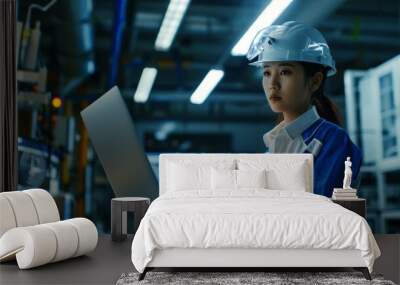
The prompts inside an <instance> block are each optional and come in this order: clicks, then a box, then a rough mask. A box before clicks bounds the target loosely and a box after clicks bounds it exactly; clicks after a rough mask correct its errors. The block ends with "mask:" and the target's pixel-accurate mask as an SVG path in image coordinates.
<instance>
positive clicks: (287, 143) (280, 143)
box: [263, 106, 320, 155]
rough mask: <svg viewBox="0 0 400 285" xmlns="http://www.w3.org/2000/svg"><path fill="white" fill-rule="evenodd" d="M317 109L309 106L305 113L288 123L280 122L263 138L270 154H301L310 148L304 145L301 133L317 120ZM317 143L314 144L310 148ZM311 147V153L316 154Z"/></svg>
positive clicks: (315, 149) (314, 149)
mask: <svg viewBox="0 0 400 285" xmlns="http://www.w3.org/2000/svg"><path fill="white" fill-rule="evenodd" d="M319 118H320V116H319V115H318V112H317V109H316V107H315V106H311V107H310V108H309V109H308V110H307V111H306V112H304V113H303V114H301V115H300V116H299V117H298V118H296V119H295V120H294V121H292V122H290V123H286V122H285V121H282V122H280V123H279V124H278V125H277V126H276V127H275V128H273V129H272V130H271V131H269V132H267V133H266V134H264V136H263V140H264V143H265V145H266V147H267V148H268V150H269V152H271V153H303V152H304V151H305V150H307V149H308V148H309V147H310V146H308V145H306V144H305V142H304V140H303V137H302V133H303V132H304V131H305V130H306V129H307V128H309V127H310V126H311V125H312V124H314V123H315V122H316V121H317V120H319ZM315 143H317V144H318V142H314V143H313V144H312V146H313V145H314V144H315ZM319 148H320V146H319V147H318V148H314V147H313V151H311V152H312V153H314V154H315V155H316V154H317V152H318V150H319Z"/></svg>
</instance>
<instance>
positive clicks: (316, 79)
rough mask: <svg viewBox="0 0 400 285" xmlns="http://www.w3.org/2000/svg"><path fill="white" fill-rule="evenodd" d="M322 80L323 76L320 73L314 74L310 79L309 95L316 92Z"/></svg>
mask: <svg viewBox="0 0 400 285" xmlns="http://www.w3.org/2000/svg"><path fill="white" fill-rule="evenodd" d="M323 79H324V75H323V73H322V72H320V71H318V72H317V73H315V74H314V75H313V76H312V77H311V78H310V81H309V83H310V85H309V87H310V91H311V93H314V92H315V91H317V90H318V88H319V87H320V86H321V83H322V80H323Z"/></svg>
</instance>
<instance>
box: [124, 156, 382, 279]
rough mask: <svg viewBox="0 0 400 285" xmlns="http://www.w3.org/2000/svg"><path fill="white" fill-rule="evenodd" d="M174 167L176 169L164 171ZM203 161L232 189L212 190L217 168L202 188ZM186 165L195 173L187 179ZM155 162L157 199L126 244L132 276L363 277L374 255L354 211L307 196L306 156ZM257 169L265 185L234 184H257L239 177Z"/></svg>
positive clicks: (376, 253) (310, 182)
mask: <svg viewBox="0 0 400 285" xmlns="http://www.w3.org/2000/svg"><path fill="white" fill-rule="evenodd" d="M231 162H232V163H233V165H232V164H231ZM176 165H181V166H182V165H183V166H184V168H176V169H174V171H175V172H174V173H173V172H171V171H172V170H170V169H172V167H176ZM210 165H211V166H212V167H213V168H214V169H220V170H221V171H220V172H221V173H222V175H223V174H224V173H225V172H226V173H235V175H236V176H235V179H236V180H235V183H238V184H235V189H233V190H232V189H231V188H229V187H226V189H225V188H224V187H222V188H221V187H220V188H218V189H216V188H215V187H216V184H215V180H216V179H217V181H218V179H219V178H220V177H219V176H217V175H220V174H221V173H219V174H218V173H217V174H213V175H214V176H212V177H211V178H212V179H213V181H214V182H213V183H211V184H210V185H212V187H211V188H209V184H207V183H208V181H207V179H208V178H207V177H206V176H204V175H207V174H205V172H204V169H207V167H209V166H210ZM299 165H301V167H299ZM192 166H194V167H200V168H199V169H201V171H199V172H196V175H195V176H193V177H190V172H187V171H186V169H190V167H192ZM159 167H160V168H159V177H160V180H159V182H160V197H158V198H157V199H156V200H154V201H153V203H152V204H151V206H150V208H149V209H148V211H147V213H146V215H145V217H144V218H143V219H142V221H141V223H140V226H139V228H138V230H137V232H136V235H135V237H134V240H133V243H132V262H133V264H134V266H135V267H136V269H137V270H138V271H139V272H140V273H142V274H141V275H140V277H139V279H143V278H144V275H145V273H146V272H147V271H148V270H151V269H153V268H155V267H168V268H171V267H238V268H243V267H353V268H356V269H360V270H361V271H362V272H363V273H364V276H365V277H366V278H367V279H370V275H369V272H372V268H373V263H374V260H375V259H376V258H378V257H379V255H380V251H379V248H378V246H377V244H376V241H375V239H374V237H373V235H372V232H371V230H370V228H369V226H368V224H367V222H366V221H365V219H363V218H362V217H360V216H359V215H357V214H355V213H353V212H351V211H349V210H347V209H345V208H343V207H341V206H339V205H337V204H335V203H333V202H332V201H330V199H328V198H326V197H323V196H320V195H315V194H312V189H313V171H312V169H313V157H312V155H310V154H163V155H160V164H159ZM231 168H233V169H239V170H241V171H242V172H240V173H241V174H240V173H239V172H234V171H232V170H233V169H231ZM260 169H267V172H266V173H268V175H269V176H266V180H267V181H269V183H270V184H268V185H266V187H264V188H265V189H264V188H263V189H262V188H259V187H257V188H255V187H251V188H250V187H247V188H238V185H239V182H240V181H239V177H240V175H242V176H241V177H242V178H240V179H241V180H242V181H244V182H240V183H242V185H251V186H254V185H256V184H257V183H259V182H255V181H256V180H257V179H258V178H257V177H256V178H254V177H250V178H249V177H245V176H246V173H248V175H247V176H251V173H262V172H261V171H260V172H257V171H259V170H260ZM276 170H279V171H278V172H276ZM246 171H251V172H246ZM268 171H269V172H268ZM274 171H275V172H274ZM177 173H178V175H177ZM271 173H272V174H273V175H272V174H271ZM226 177H228V176H226ZM226 177H223V178H224V179H225V178H226ZM211 178H210V179H211ZM246 179H247V180H246ZM225 180H226V179H225ZM177 181H178V182H177ZM192 181H193V183H192ZM221 181H222V182H218V183H220V184H221V183H222V184H221V185H222V186H224V184H223V183H228V182H226V181H223V179H222V180H221ZM205 182H207V183H205ZM185 183H186V184H185ZM188 183H189V184H190V183H192V184H193V185H192V187H190V189H187V188H185V187H188ZM246 183H247V184H246ZM254 183H256V184H254ZM253 184H254V185H253ZM225 185H229V183H228V184H225ZM282 185H283V186H282ZM270 186H274V187H272V188H273V189H275V190H272V189H271V187H270ZM295 186H296V188H295V189H293V188H294V187H295ZM279 187H286V188H290V187H292V188H291V189H290V190H289V189H286V188H285V190H282V189H280V190H279Z"/></svg>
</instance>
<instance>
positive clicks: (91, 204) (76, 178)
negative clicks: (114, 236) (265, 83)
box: [16, 0, 400, 233]
mask: <svg viewBox="0 0 400 285" xmlns="http://www.w3.org/2000/svg"><path fill="white" fill-rule="evenodd" d="M169 2H170V1H167V0H151V1H145V0H136V1H133V0H113V1H111V0H58V1H57V0H54V1H49V0H43V1H42V0H40V1H39V0H34V1H32V0H18V1H17V11H16V13H17V20H18V25H17V31H16V32H17V61H18V62H17V81H18V82H17V92H18V95H17V103H18V188H19V189H27V188H44V189H47V190H49V191H50V193H51V194H52V195H53V197H55V199H56V200H57V204H58V206H59V209H60V212H61V215H62V218H63V219H67V218H71V217H76V216H84V217H88V218H90V219H91V220H92V221H93V222H95V224H96V226H97V229H98V230H99V232H106V233H108V232H110V200H111V198H113V191H112V188H111V186H110V184H109V182H108V181H107V177H106V175H105V172H104V170H103V167H102V165H101V162H100V161H99V159H98V157H97V156H96V152H95V150H94V149H93V146H92V144H91V142H90V139H89V136H88V132H87V129H86V128H85V126H84V124H83V122H82V119H81V116H80V112H81V110H83V109H84V108H85V107H86V106H88V105H89V104H90V103H91V102H93V101H94V100H96V99H97V98H99V97H100V96H101V95H102V94H103V93H105V92H106V91H107V90H109V89H110V88H111V87H113V86H115V85H117V86H118V87H119V89H120V90H121V92H122V95H123V97H124V100H125V102H126V104H127V105H128V107H129V111H130V114H131V117H132V120H133V122H134V124H135V127H136V131H137V132H138V135H139V137H140V139H141V142H142V144H143V147H144V149H145V151H146V154H147V156H148V158H149V161H150V163H151V165H152V168H153V170H154V172H155V174H156V175H157V174H158V155H159V154H160V153H170V152H195V153H201V152H207V153H263V152H265V151H266V149H265V146H264V143H263V140H262V136H263V134H264V133H265V132H267V131H269V130H270V129H271V128H273V127H274V126H275V124H276V120H277V116H276V114H275V113H273V112H272V111H271V109H270V108H269V106H268V102H267V99H266V96H265V94H264V92H263V89H262V85H261V80H262V73H261V70H259V69H257V68H254V67H251V66H249V65H248V62H247V59H246V57H245V55H244V53H243V52H233V48H234V46H235V44H236V43H237V41H238V40H239V39H240V38H241V36H242V35H243V34H244V32H246V30H247V29H248V28H249V26H250V25H251V24H252V23H253V21H254V20H255V19H256V18H257V16H258V15H259V14H260V13H261V12H262V11H263V9H264V8H265V6H266V5H267V4H268V3H269V2H270V1H265V0H218V1H215V0H192V1H181V2H182V3H187V5H185V4H181V6H179V7H177V8H176V11H175V13H174V15H173V16H172V17H171V15H169V17H170V18H168V12H167V10H168V4H169ZM33 4H38V5H37V6H35V5H33ZM39 6H40V7H42V8H38V7H39ZM165 19H167V20H168V21H169V22H168V21H164V20H165ZM288 20H296V21H301V22H305V23H309V24H311V25H313V26H315V27H316V28H317V29H319V30H320V31H321V32H322V34H323V35H324V36H325V38H326V39H327V42H328V44H329V46H330V48H331V49H332V53H333V57H334V59H335V61H336V67H337V70H338V72H337V74H336V75H335V76H333V77H330V78H329V79H328V80H327V82H326V89H325V92H326V94H327V95H328V96H329V97H330V98H332V99H333V101H334V102H335V103H336V104H337V105H338V106H339V110H340V113H341V115H342V118H343V124H342V126H343V128H345V129H346V130H347V132H348V133H349V134H350V136H351V138H352V140H353V141H354V142H355V143H356V144H357V145H358V146H359V147H360V148H361V149H362V151H363V157H364V161H363V165H362V167H361V175H362V176H361V183H360V187H359V189H358V191H359V193H358V196H360V197H362V198H366V199H367V220H368V223H369V224H370V226H371V228H372V230H373V231H374V232H375V233H400V2H399V1H398V0H386V1H384V2H382V1H379V0H335V1H331V0H321V1H310V0H303V1H301V0H293V1H292V2H291V3H290V5H289V6H288V7H287V8H286V9H285V10H284V11H283V12H282V14H281V15H280V16H279V17H278V18H277V19H276V20H275V22H274V23H278V24H279V23H283V22H285V21H288ZM168 23H169V24H170V26H168ZM171 23H172V24H171ZM174 23H175V24H174ZM164 24H165V25H164ZM163 25H164V27H163ZM174 25H176V27H175V28H176V32H175V31H174V30H173V29H174V27H173V26H174ZM171 26H172V28H171ZM25 27H30V29H25ZM171 29H172V32H171ZM168 36H170V40H168ZM212 70H223V74H222V76H221V78H220V80H219V81H218V82H217V83H216V86H215V88H214V89H213V91H212V92H211V93H210V95H209V96H208V98H206V100H205V101H204V102H202V103H201V104H199V103H198V102H197V103H196V102H193V100H191V95H192V94H193V92H194V91H195V90H196V88H197V87H198V86H199V85H200V83H201V82H202V81H203V79H205V78H206V75H207V74H208V73H209V72H210V71H212ZM116 147H118V146H116ZM132 163H133V162H132Z"/></svg>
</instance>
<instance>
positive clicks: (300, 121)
mask: <svg viewBox="0 0 400 285" xmlns="http://www.w3.org/2000/svg"><path fill="white" fill-rule="evenodd" d="M319 118H320V116H319V115H318V112H317V108H316V107H315V106H312V107H311V108H309V109H308V110H307V111H306V112H304V113H303V114H301V115H300V116H299V117H297V118H296V119H295V120H294V121H292V122H290V123H288V124H286V126H285V127H284V128H285V130H286V132H287V133H288V135H289V136H290V138H291V139H294V138H295V137H297V136H299V135H301V134H302V133H303V132H304V131H305V130H306V129H308V128H309V127H310V126H311V125H312V124H314V123H315V122H316V121H317V120H318V119H319Z"/></svg>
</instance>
